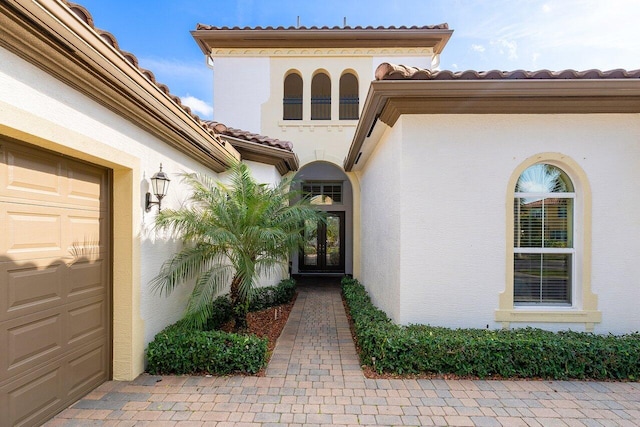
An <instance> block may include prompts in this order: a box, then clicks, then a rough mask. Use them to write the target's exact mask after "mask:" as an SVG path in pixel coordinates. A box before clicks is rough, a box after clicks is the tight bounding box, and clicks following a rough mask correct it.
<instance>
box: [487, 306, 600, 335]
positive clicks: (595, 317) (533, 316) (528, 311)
mask: <svg viewBox="0 0 640 427" xmlns="http://www.w3.org/2000/svg"><path fill="white" fill-rule="evenodd" d="M495 320H496V322H502V326H503V328H505V329H508V328H509V327H510V323H512V322H516V323H523V322H530V323H538V322H544V323H584V325H585V329H586V330H587V331H593V324H594V323H600V322H602V312H600V311H598V310H576V309H571V308H553V307H549V308H546V309H532V308H531V307H518V308H512V309H504V310H496V311H495Z"/></svg>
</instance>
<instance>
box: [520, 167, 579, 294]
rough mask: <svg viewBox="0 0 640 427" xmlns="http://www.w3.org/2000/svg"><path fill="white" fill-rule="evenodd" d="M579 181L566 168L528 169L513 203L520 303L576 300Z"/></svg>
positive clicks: (522, 176)
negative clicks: (575, 186)
mask: <svg viewBox="0 0 640 427" xmlns="http://www.w3.org/2000/svg"><path fill="white" fill-rule="evenodd" d="M574 202H575V192H574V187H573V183H572V182H571V179H570V178H569V177H568V176H567V174H566V173H565V172H564V171H563V170H562V169H560V168H558V167H556V166H553V165H550V164H547V163H538V164H534V165H532V166H530V167H528V168H527V169H525V170H524V172H522V174H521V175H520V177H519V178H518V181H517V183H516V187H515V197H514V204H513V215H514V216H513V224H514V242H513V244H514V249H513V252H514V264H513V279H514V283H513V303H514V304H515V305H531V304H538V305H540V304H541V305H557V304H561V305H571V304H572V301H573V295H572V289H573V281H574V279H573V277H574V274H575V273H574V272H575V265H576V263H577V261H576V250H575V245H574V204H575V203H574Z"/></svg>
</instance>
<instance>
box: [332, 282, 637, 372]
mask: <svg viewBox="0 0 640 427" xmlns="http://www.w3.org/2000/svg"><path fill="white" fill-rule="evenodd" d="M342 285H343V288H342V289H343V295H344V298H345V300H346V302H347V306H348V307H349V311H350V314H351V318H352V320H353V325H354V330H355V334H356V337H357V340H358V346H359V349H360V360H361V362H362V363H363V364H367V365H369V366H371V367H373V368H374V369H375V370H376V371H377V372H379V373H382V372H390V373H397V374H419V373H436V374H455V375H460V376H475V377H481V378H483V377H488V376H494V375H495V376H500V377H505V378H549V379H568V378H578V379H598V380H604V379H616V380H632V381H634V380H638V379H640V333H634V334H628V335H621V336H614V335H595V334H591V333H580V332H559V333H553V332H548V331H543V330H540V329H534V328H523V329H514V330H484V329H456V330H452V329H447V328H439V327H432V326H425V325H410V326H399V325H395V324H393V323H392V322H391V321H390V320H389V318H388V317H387V316H386V314H385V313H384V312H383V311H381V310H379V309H377V308H376V307H374V306H373V304H372V303H371V300H370V298H369V295H368V294H367V292H366V290H365V289H364V286H362V285H361V284H360V283H358V281H357V280H354V279H347V278H345V279H343V281H342Z"/></svg>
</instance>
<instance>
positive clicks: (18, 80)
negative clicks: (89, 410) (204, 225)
mask: <svg viewBox="0 0 640 427" xmlns="http://www.w3.org/2000/svg"><path fill="white" fill-rule="evenodd" d="M231 159H241V160H243V161H245V162H247V163H248V164H250V166H251V168H252V171H253V173H254V176H256V177H257V178H258V179H260V180H261V181H263V182H267V183H273V182H276V181H278V180H280V177H281V175H282V174H286V173H290V172H292V171H294V170H296V169H297V167H298V159H297V157H296V155H295V154H294V153H293V152H292V150H291V146H290V145H287V144H284V143H279V141H276V140H273V139H270V138H269V139H267V140H265V141H263V140H262V139H261V138H256V136H251V135H250V134H244V135H231V136H228V135H222V134H220V133H217V132H216V131H214V130H213V129H212V128H210V126H209V124H208V123H206V122H203V121H202V120H200V119H199V118H198V117H196V116H195V115H193V114H191V113H190V111H189V109H188V108H186V107H184V106H183V105H181V103H180V100H179V99H178V98H177V97H175V96H173V95H171V93H170V92H169V89H168V88H167V87H166V86H164V85H162V84H160V83H158V82H156V80H155V78H154V76H153V74H152V73H151V72H150V71H148V70H143V69H140V68H139V67H138V66H137V60H136V58H135V56H134V55H132V54H129V53H127V52H123V51H121V50H120V49H119V48H118V44H117V42H116V39H115V38H114V37H113V36H112V35H111V34H109V33H106V32H104V31H101V30H98V29H96V28H94V27H93V24H92V19H91V16H90V14H89V13H88V12H87V11H86V10H85V9H83V8H82V7H80V6H75V5H71V4H67V3H64V2H59V1H41V2H34V1H23V0H15V1H8V2H1V3H0V227H1V228H0V414H2V421H0V424H1V425H25V426H26V425H40V424H41V423H42V422H43V421H45V420H46V419H48V418H49V417H51V416H52V415H53V414H55V413H57V412H58V411H60V410H62V409H63V408H65V407H66V406H68V405H69V404H70V403H72V402H73V401H75V400H76V399H78V398H80V397H81V396H83V395H84V394H86V393H87V392H88V391H90V390H92V389H93V388H95V387H96V386H97V385H99V384H101V383H102V382H104V381H105V380H108V379H111V378H113V379H123V380H124V379H133V378H135V377H136V376H138V375H139V374H140V373H142V372H143V370H144V349H145V346H146V344H147V343H148V342H149V341H150V340H152V339H153V336H154V335H155V334H156V333H157V332H158V331H160V330H161V329H162V328H164V327H165V326H166V325H168V324H170V323H172V322H174V321H176V320H177V319H179V318H180V316H181V315H182V311H183V309H184V305H185V301H186V299H185V298H186V295H187V294H186V293H184V292H182V293H181V292H178V293H174V294H173V295H172V296H171V297H170V298H164V297H161V296H159V295H157V294H155V293H153V292H152V291H151V290H150V288H149V286H148V283H149V281H150V280H151V279H152V278H153V277H154V276H155V275H156V274H157V272H158V269H159V268H160V265H161V264H162V263H163V262H164V261H165V260H167V259H168V258H169V257H171V255H172V254H173V253H174V252H175V251H176V250H177V249H178V244H179V242H175V241H172V240H168V239H167V238H165V237H164V236H163V235H162V234H159V233H156V232H155V231H154V230H153V228H152V224H153V219H154V216H155V215H156V213H157V206H152V207H151V210H150V211H147V210H146V209H145V194H146V193H147V192H148V191H150V178H151V177H152V176H153V175H154V174H155V173H156V172H158V171H159V169H160V165H162V169H163V171H164V172H165V173H167V174H168V175H169V177H170V179H171V182H170V186H169V192H168V194H167V195H166V197H165V198H164V199H163V200H162V206H163V207H164V206H173V207H178V206H179V204H180V203H181V202H182V201H183V200H184V198H185V195H184V193H183V192H184V190H185V188H184V186H183V185H182V183H181V182H180V179H179V177H178V175H179V174H180V173H181V172H203V173H207V174H210V175H212V176H217V175H218V174H221V173H223V172H224V171H225V170H226V169H227V167H228V165H229V164H230V160H231ZM272 280H275V278H272Z"/></svg>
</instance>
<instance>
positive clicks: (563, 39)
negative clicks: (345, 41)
mask: <svg viewBox="0 0 640 427" xmlns="http://www.w3.org/2000/svg"><path fill="white" fill-rule="evenodd" d="M75 1H77V2H78V3H79V4H81V5H83V6H84V7H86V8H87V9H88V10H89V12H90V13H91V14H92V16H93V19H94V23H95V25H96V26H97V27H98V28H101V29H103V30H106V31H109V32H110V33H112V34H113V35H114V36H115V37H116V38H117V40H118V43H119V45H120V48H121V49H123V50H126V51H129V52H132V53H133V54H135V55H136V56H137V57H138V59H139V63H140V66H142V67H143V68H147V69H149V70H151V71H152V72H153V73H154V74H155V76H156V79H157V80H158V81H159V82H161V83H164V84H166V85H167V86H169V88H170V89H171V92H172V93H173V94H174V95H177V96H179V97H180V98H182V99H183V102H184V103H185V104H187V105H189V106H190V107H191V108H192V109H194V111H195V112H196V113H197V114H198V115H200V116H201V117H203V118H211V105H212V99H213V82H212V72H211V70H209V69H208V68H207V67H206V65H205V60H204V56H203V54H202V52H201V51H200V49H199V48H198V47H197V45H196V43H195V41H194V40H193V38H192V37H191V34H190V33H189V32H190V31H191V30H194V29H195V27H196V24H197V23H203V24H209V25H214V26H229V27H234V26H239V27H245V26H249V27H255V26H263V27H264V26H285V27H288V26H294V25H296V21H297V17H298V16H299V17H300V24H301V25H303V26H325V25H326V26H342V24H343V19H344V18H345V17H346V19H347V25H349V26H357V25H361V26H368V25H372V26H379V25H383V26H391V25H394V26H401V25H406V26H411V25H418V26H422V25H432V24H440V23H443V22H446V23H448V24H449V28H450V29H453V30H454V33H453V36H452V37H451V40H450V41H449V43H448V44H447V46H446V47H445V49H444V52H443V53H442V56H441V63H440V68H441V69H449V70H456V71H458V70H468V69H474V70H491V69H499V70H515V69H525V70H538V69H544V68H546V69H550V70H561V69H566V68H572V69H576V70H586V69H590V68H598V69H601V70H610V69H614V68H625V69H628V70H631V69H638V68H640V22H639V18H640V0H607V1H602V0H541V1H538V0H407V1H400V0H368V1H362V0H322V1H318V0H128V1H122V0H110V1H105V0H75ZM405 65H412V64H405Z"/></svg>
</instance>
